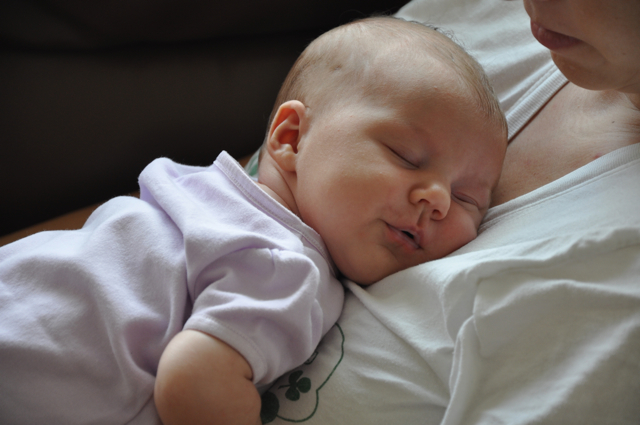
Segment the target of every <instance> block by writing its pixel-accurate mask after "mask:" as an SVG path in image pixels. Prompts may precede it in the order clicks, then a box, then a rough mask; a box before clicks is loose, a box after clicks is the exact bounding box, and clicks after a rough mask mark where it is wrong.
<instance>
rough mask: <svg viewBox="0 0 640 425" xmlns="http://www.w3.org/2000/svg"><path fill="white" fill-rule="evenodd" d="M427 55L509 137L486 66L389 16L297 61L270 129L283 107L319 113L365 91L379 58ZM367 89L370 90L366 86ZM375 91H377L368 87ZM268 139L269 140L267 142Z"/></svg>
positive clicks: (333, 38)
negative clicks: (296, 104)
mask: <svg viewBox="0 0 640 425" xmlns="http://www.w3.org/2000/svg"><path fill="white" fill-rule="evenodd" d="M389 54H393V55H395V56H396V57H400V58H406V59H407V61H406V62H407V63H411V62H410V60H411V58H412V57H413V58H415V57H416V56H419V55H421V54H422V55H426V56H429V57H430V58H434V59H436V60H438V61H439V62H440V63H441V64H443V65H445V66H447V67H449V68H450V69H451V70H452V71H453V73H452V74H453V75H455V76H457V79H458V81H459V83H460V84H461V85H462V87H463V88H464V89H468V90H470V92H471V93H473V94H474V97H475V99H476V101H477V104H478V107H479V108H480V110H481V111H483V112H484V113H485V114H486V116H487V118H489V120H490V121H494V122H495V123H496V124H498V125H499V126H500V127H501V128H502V130H503V132H504V134H505V136H506V134H507V123H506V120H505V117H504V114H503V113H502V111H501V109H500V105H499V103H498V100H497V98H496V96H495V94H494V92H493V88H492V86H491V84H490V83H489V79H488V77H487V76H486V74H485V72H484V70H483V69H482V67H481V66H480V65H479V64H478V62H477V61H476V60H475V59H473V58H472V57H471V56H470V55H469V54H467V52H465V51H464V49H463V48H462V47H460V46H459V45H458V44H456V43H455V42H454V41H453V40H451V39H450V38H449V37H448V36H446V35H444V34H442V33H440V32H439V31H438V30H436V29H434V28H431V27H429V26H427V25H424V24H421V23H418V22H412V21H405V20H403V19H399V18H394V17H390V16H380V17H372V18H366V19H361V20H357V21H354V22H351V23H348V24H345V25H342V26H339V27H337V28H334V29H332V30H330V31H328V32H326V33H324V34H323V35H321V36H320V37H318V38H316V39H315V40H314V41H313V42H312V43H311V44H309V46H308V47H307V48H306V49H305V50H304V51H303V52H302V54H301V55H300V56H299V57H298V59H297V60H296V62H295V63H294V65H293V67H292V68H291V70H290V71H289V74H288V75H287V77H286V79H285V81H284V83H283V84H282V87H281V88H280V92H279V93H278V96H277V98H276V102H275V104H274V107H273V110H272V112H271V116H270V118H269V124H268V126H267V137H268V133H269V128H270V127H271V123H272V121H273V119H274V117H275V114H276V112H277V110H278V108H279V107H280V105H282V104H283V103H285V102H287V101H289V100H298V101H300V102H302V103H303V104H304V105H306V106H309V105H312V107H313V108H314V110H315V111H321V110H322V109H323V108H325V107H328V106H329V105H333V104H334V103H336V102H339V101H340V100H341V99H345V98H348V96H351V95H353V94H354V91H356V90H363V84H362V81H363V78H364V77H365V74H366V72H367V65H368V64H369V63H371V62H372V61H373V60H374V59H376V58H377V57H380V56H381V55H389ZM364 87H366V85H364ZM370 88H373V87H370ZM265 140H266V138H265Z"/></svg>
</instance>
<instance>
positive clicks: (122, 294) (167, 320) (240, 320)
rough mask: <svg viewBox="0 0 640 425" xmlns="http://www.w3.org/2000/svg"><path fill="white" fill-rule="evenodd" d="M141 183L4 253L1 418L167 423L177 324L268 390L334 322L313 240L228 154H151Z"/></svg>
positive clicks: (335, 303) (335, 300)
mask: <svg viewBox="0 0 640 425" xmlns="http://www.w3.org/2000/svg"><path fill="white" fill-rule="evenodd" d="M140 189H141V196H140V199H137V198H132V197H119V198H114V199H112V200H111V201H109V202H107V203H106V204H104V205H103V206H101V207H100V208H99V209H98V210H96V212H95V213H94V214H93V215H92V216H91V217H90V218H89V220H88V221H87V223H86V224H85V226H84V227H83V228H82V229H80V230H74V231H55V232H43V233H39V234H35V235H33V236H30V237H28V238H25V239H22V240H20V241H17V242H15V243H13V244H10V245H7V246H5V247H2V248H0V377H1V378H0V423H11V424H23V423H24V424H39V423H47V424H57V423H61V424H62V423H63V424H76V423H77V424H87V423H105V424H117V423H132V424H134V423H135V424H152V423H154V424H155V423H159V420H158V418H157V414H156V411H155V406H154V404H153V385H154V379H155V373H156V369H157V365H158V361H159V359H160V355H161V354H162V351H163V350H164V348H165V347H166V345H167V344H168V342H169V341H170V340H171V338H172V337H173V336H174V335H175V334H176V333H178V332H179V331H180V330H182V329H197V330H200V331H203V332H206V333H208V334H211V335H214V336H216V337H218V338H220V339H222V340H224V341H226V342H227V343H228V344H229V345H231V346H232V347H234V348H235V349H236V350H237V351H239V352H240V353H241V354H242V355H243V356H244V357H245V358H246V359H247V361H248V362H249V364H250V365H251V367H252V369H253V374H254V382H255V384H256V385H262V384H266V383H269V382H270V381H273V380H274V379H275V378H277V377H278V376H279V375H281V374H282V373H284V372H286V371H287V370H290V369H291V368H294V367H296V366H298V365H299V364H301V363H302V362H304V361H305V360H306V359H307V358H308V357H309V356H310V355H311V354H312V353H313V350H314V349H315V347H316V345H317V344H318V342H319V340H320V338H321V337H322V336H323V335H324V334H325V333H326V332H327V331H328V330H329V328H330V327H331V326H332V325H333V323H334V322H335V321H336V320H337V318H338V315H339V314H340V311H341V308H342V302H343V288H342V285H341V284H340V282H339V281H338V280H337V279H336V278H335V273H334V270H333V268H332V265H331V261H330V258H329V255H328V252H327V250H326V248H325V246H324V244H323V242H322V240H321V239H320V237H319V235H318V234H317V233H316V232H315V231H314V230H313V229H311V228H310V227H308V226H307V225H305V224H304V223H303V222H302V221H301V220H300V219H299V218H298V217H296V216H295V215H294V214H293V213H291V212H290V211H289V210H287V209H286V208H284V207H283V206H282V205H280V204H279V203H278V202H276V201H275V200H274V199H273V198H271V197H270V196H269V195H267V194H266V193H265V192H264V191H262V190H261V189H260V188H259V187H258V186H257V185H256V184H255V183H254V182H253V181H252V180H251V179H250V178H249V177H248V176H247V175H246V174H245V172H244V170H243V169H242V168H241V167H240V166H239V164H238V163H237V162H235V161H234V160H233V159H232V158H231V157H230V156H229V155H228V154H227V153H226V152H223V153H221V154H220V156H219V157H218V158H217V159H216V161H215V162H214V164H213V165H211V166H210V167H208V168H202V167H191V166H184V165H180V164H176V163H174V162H172V161H170V160H168V159H158V160H155V161H154V162H152V163H151V164H150V165H149V166H147V168H145V170H144V171H143V172H142V174H141V175H140Z"/></svg>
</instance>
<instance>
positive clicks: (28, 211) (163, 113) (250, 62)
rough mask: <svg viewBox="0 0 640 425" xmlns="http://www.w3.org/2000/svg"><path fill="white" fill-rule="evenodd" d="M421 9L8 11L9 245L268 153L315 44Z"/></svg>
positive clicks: (54, 5)
mask: <svg viewBox="0 0 640 425" xmlns="http://www.w3.org/2000/svg"><path fill="white" fill-rule="evenodd" d="M406 2H407V0H322V1H320V0H311V1H303V0H299V1H295V0H272V1H251V0H236V1H232V2H219V1H198V0H184V1H180V2H178V1H171V0H166V1H157V0H156V1H144V0H142V1H141V0H130V1H129V0H120V1H117V0H113V1H102V2H91V1H86V0H50V1H45V0H42V1H29V0H3V1H2V2H0V143H1V146H2V151H1V152H2V153H1V154H0V181H1V182H2V183H1V184H0V202H1V209H0V211H1V214H0V216H1V218H2V219H1V220H0V235H4V234H7V233H10V232H13V231H16V230H18V229H21V228H24V227H27V226H30V225H33V224H35V223H38V222H40V221H43V220H47V219H49V218H52V217H55V216H57V215H60V214H64V213H67V212H69V211H72V210H75V209H77V208H81V207H84V206H86V205H89V204H92V203H95V202H99V201H103V200H106V199H108V198H110V197H113V196H116V195H120V194H126V193H129V192H133V191H135V190H137V176H138V174H139V173H140V171H141V170H142V169H143V168H144V166H145V165H146V164H147V163H148V162H149V161H151V160H152V159H154V158H156V157H159V156H167V157H170V158H172V159H174V160H176V161H179V162H183V163H188V164H194V165H208V164H210V163H211V162H212V161H213V160H214V159H215V157H216V155H217V154H218V152H219V151H220V150H222V149H225V150H227V151H229V152H230V153H231V154H232V155H234V156H236V157H242V156H245V155H249V154H251V153H252V152H253V151H254V150H255V149H256V148H257V147H258V146H259V145H260V144H261V142H262V138H263V136H264V131H265V126H266V123H267V119H268V115H269V113H270V111H271V107H272V105H273V101H274V99H275V95H276V93H277V91H278V89H279V86H280V84H281V82H282V80H283V79H284V76H285V75H286V73H287V71H288V69H289V67H290V66H291V64H292V63H293V61H294V60H295V58H296V57H297V55H298V54H299V53H300V52H301V51H302V49H303V48H304V47H305V45H306V44H308V42H309V41H310V40H312V39H313V38H315V37H316V36H317V35H318V34H320V33H321V32H323V31H325V30H326V29H328V28H331V27H333V26H336V25H338V24H340V23H344V22H348V21H350V20H353V19H355V18H359V17H364V16H368V15H370V14H372V13H385V12H386V13H393V12H395V11H396V10H397V9H398V8H399V7H401V6H402V5H403V4H404V3H406Z"/></svg>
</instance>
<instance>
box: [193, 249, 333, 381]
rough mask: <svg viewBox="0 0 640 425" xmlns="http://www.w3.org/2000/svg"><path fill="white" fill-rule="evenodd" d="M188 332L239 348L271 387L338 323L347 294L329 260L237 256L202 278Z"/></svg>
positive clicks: (260, 252) (271, 253)
mask: <svg viewBox="0 0 640 425" xmlns="http://www.w3.org/2000/svg"><path fill="white" fill-rule="evenodd" d="M194 285H195V288H194V290H195V293H196V294H199V295H197V297H196V299H195V303H194V306H193V312H192V316H191V317H190V318H189V320H188V321H187V323H186V325H185V329H195V330H199V331H202V332H205V333H207V334H209V335H213V336H215V337H217V338H219V339H221V340H223V341H225V342H226V343H227V344H229V345H230V346H232V347H233V348H234V349H236V350H237V351H238V352H240V354H242V355H243V356H244V358H245V359H246V360H247V361H248V363H249V364H250V365H251V368H252V370H253V381H254V383H255V384H256V385H263V384H266V383H269V382H271V381H273V380H275V379H276V378H277V377H278V376H280V375H281V374H282V373H284V372H286V371H288V370H290V369H292V368H294V367H296V366H298V365H300V364H302V363H303V362H304V361H305V360H307V359H308V357H310V356H311V354H312V353H313V351H314V350H315V348H316V346H317V344H318V343H319V341H320V339H321V338H322V336H323V335H324V334H325V333H326V332H327V331H328V330H329V328H330V327H331V326H332V325H333V323H334V322H335V321H336V320H337V318H338V316H339V314H340V310H341V307H342V302H343V296H344V290H343V288H342V285H341V284H340V283H339V282H338V281H337V280H336V279H335V278H334V277H333V276H332V275H331V272H330V270H329V267H328V265H327V264H326V262H324V261H322V262H315V261H314V260H313V259H311V258H309V257H308V256H307V255H304V254H301V253H297V252H294V251H287V250H278V249H273V248H260V249H243V250H240V251H236V252H233V253H231V254H228V255H226V256H224V257H222V258H219V259H218V260H216V261H215V262H214V263H212V264H210V265H209V266H208V267H207V268H206V269H204V270H202V271H201V272H200V273H198V277H197V279H195V282H194Z"/></svg>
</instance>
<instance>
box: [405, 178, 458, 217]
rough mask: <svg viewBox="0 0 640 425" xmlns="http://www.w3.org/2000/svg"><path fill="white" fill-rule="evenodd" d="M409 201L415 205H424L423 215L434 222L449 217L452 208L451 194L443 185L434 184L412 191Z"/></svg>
mask: <svg viewBox="0 0 640 425" xmlns="http://www.w3.org/2000/svg"><path fill="white" fill-rule="evenodd" d="M409 200H410V202H411V203H413V204H416V205H418V204H422V206H423V208H424V209H425V210H424V211H423V214H424V213H426V214H427V216H428V217H429V218H431V219H433V220H442V219H443V218H445V217H446V216H447V213H448V212H449V207H450V206H451V193H450V192H449V189H448V188H447V187H445V186H444V185H443V184H441V183H438V182H432V183H430V184H428V185H425V186H422V187H417V188H415V189H413V190H412V191H411V194H410V195H409Z"/></svg>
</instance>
